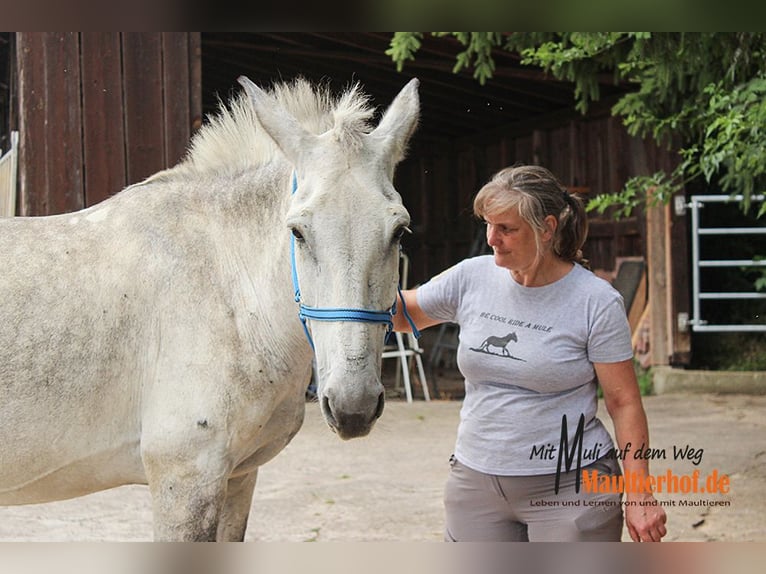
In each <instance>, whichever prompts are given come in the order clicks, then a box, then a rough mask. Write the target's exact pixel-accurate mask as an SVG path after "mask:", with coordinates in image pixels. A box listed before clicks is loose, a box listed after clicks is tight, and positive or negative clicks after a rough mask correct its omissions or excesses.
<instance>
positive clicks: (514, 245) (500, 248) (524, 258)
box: [484, 207, 552, 272]
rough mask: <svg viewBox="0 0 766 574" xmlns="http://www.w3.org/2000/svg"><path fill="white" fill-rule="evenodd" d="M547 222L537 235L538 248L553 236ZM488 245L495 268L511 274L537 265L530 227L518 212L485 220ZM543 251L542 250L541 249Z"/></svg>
mask: <svg viewBox="0 0 766 574" xmlns="http://www.w3.org/2000/svg"><path fill="white" fill-rule="evenodd" d="M547 219H548V218H546V230H545V231H544V232H543V233H542V234H541V235H540V241H541V245H544V244H545V242H547V241H549V240H550V238H551V235H552V232H551V230H550V229H549V227H550V225H548V224H549V222H548V221H547ZM484 220H485V221H486V222H487V244H488V245H489V246H490V247H491V248H492V251H493V252H494V254H495V264H496V265H497V266H499V267H504V268H506V269H509V270H511V271H522V272H523V271H524V270H526V269H530V268H532V267H533V266H534V265H535V264H536V263H538V261H539V258H538V251H537V250H538V246H537V245H538V244H537V241H535V231H534V229H532V226H531V225H529V223H527V222H526V221H524V220H523V219H522V218H521V216H520V215H519V211H518V209H517V208H515V207H514V208H511V209H510V210H509V211H507V212H505V213H503V214H500V215H495V216H488V217H485V218H484ZM543 248H544V247H543Z"/></svg>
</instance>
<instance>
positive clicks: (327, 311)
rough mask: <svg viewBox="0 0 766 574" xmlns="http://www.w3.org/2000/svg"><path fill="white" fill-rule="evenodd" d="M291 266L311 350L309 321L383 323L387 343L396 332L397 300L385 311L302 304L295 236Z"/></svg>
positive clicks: (404, 306) (295, 183)
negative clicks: (394, 319)
mask: <svg viewBox="0 0 766 574" xmlns="http://www.w3.org/2000/svg"><path fill="white" fill-rule="evenodd" d="M297 189H298V178H297V176H296V174H295V172H293V185H292V193H293V194H295V192H296V190H297ZM290 266H291V268H292V276H293V291H294V292H295V302H296V303H298V317H299V318H300V320H301V324H302V325H303V332H304V333H305V334H306V339H308V342H309V344H310V345H311V349H312V350H314V340H313V339H312V338H311V332H310V331H309V328H308V320H309V319H312V320H314V321H355V322H359V323H383V324H385V325H386V342H388V338H389V337H390V335H391V333H392V332H393V330H394V323H393V319H392V317H393V316H394V315H396V300H394V304H393V305H391V308H390V309H386V310H385V311H370V310H368V309H345V308H333V307H322V308H319V307H308V306H306V305H304V304H303V303H301V288H300V284H299V283H298V272H297V271H296V268H295V236H294V235H291V236H290ZM396 291H397V293H398V294H399V297H400V298H401V300H402V313H404V317H405V318H406V319H407V322H408V323H409V324H410V327H411V328H412V334H413V335H415V337H416V338H419V337H420V331H418V329H417V328H416V327H415V322H414V321H413V320H412V317H410V314H409V313H408V312H407V304H406V303H405V302H404V297H403V296H402V288H401V286H399V285H397V287H396Z"/></svg>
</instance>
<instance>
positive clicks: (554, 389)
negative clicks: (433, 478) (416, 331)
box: [417, 255, 633, 476]
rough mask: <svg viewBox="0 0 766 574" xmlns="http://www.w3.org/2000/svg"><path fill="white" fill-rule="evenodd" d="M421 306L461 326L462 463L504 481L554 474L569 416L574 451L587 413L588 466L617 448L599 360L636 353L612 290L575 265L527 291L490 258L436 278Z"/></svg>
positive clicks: (424, 290)
mask: <svg viewBox="0 0 766 574" xmlns="http://www.w3.org/2000/svg"><path fill="white" fill-rule="evenodd" d="M417 299H418V304H419V306H420V308H421V309H422V310H423V311H424V312H425V313H426V314H427V315H428V316H430V317H432V318H434V319H439V320H442V321H450V322H453V323H457V324H458V325H459V326H460V340H459V346H458V354H457V360H458V367H459V368H460V372H461V373H462V374H463V376H464V377H465V390H466V393H465V399H464V401H463V406H462V409H461V412H460V426H459V428H458V435H457V443H456V446H455V456H456V457H457V458H458V460H460V461H461V462H462V463H463V464H465V465H467V466H469V467H471V468H473V469H475V470H478V471H480V472H484V473H488V474H496V475H504V476H512V475H516V476H521V475H538V474H552V473H555V472H556V469H557V463H558V451H559V445H560V441H561V430H562V415H564V414H566V417H567V435H568V449H570V450H571V449H572V445H573V444H574V438H575V431H576V429H577V424H578V421H579V419H580V416H581V415H584V421H585V426H584V433H583V444H582V448H583V450H582V466H586V465H587V464H590V463H591V462H593V461H594V460H596V459H598V458H600V457H602V456H604V455H605V454H606V453H607V452H608V451H609V450H610V449H611V448H613V443H612V439H611V437H610V436H609V433H608V432H607V431H606V429H605V428H604V426H603V424H602V423H601V421H600V420H598V418H596V410H597V406H598V402H597V396H596V388H597V382H596V379H595V372H594V370H593V363H613V362H619V361H624V360H626V359H630V358H631V357H632V356H633V349H632V345H631V341H630V327H629V326H628V321H627V317H626V314H625V308H624V305H623V301H622V297H621V296H620V294H619V292H617V290H615V289H614V288H613V287H612V286H611V285H610V284H609V283H607V282H606V281H604V280H602V279H600V278H598V277H596V276H595V275H594V274H593V273H591V272H590V271H588V270H586V269H584V268H583V267H581V266H580V265H575V266H574V268H573V269H572V270H571V271H570V272H569V273H567V275H565V276H564V277H562V278H561V279H559V280H558V281H556V282H554V283H551V284H549V285H545V286H543V287H524V286H522V285H519V284H518V283H517V282H516V281H515V280H514V279H513V277H512V276H511V273H510V271H508V270H507V269H505V268H502V267H498V266H497V265H495V263H494V259H493V256H492V255H488V256H481V257H475V258H472V259H466V260H464V261H462V262H461V263H459V264H457V265H455V266H454V267H451V268H450V269H448V270H446V271H444V272H443V273H441V274H439V275H437V276H436V277H434V278H433V279H431V280H430V281H429V282H427V283H425V284H423V285H421V286H420V288H419V289H418V291H417ZM567 452H569V451H567ZM562 470H564V467H562Z"/></svg>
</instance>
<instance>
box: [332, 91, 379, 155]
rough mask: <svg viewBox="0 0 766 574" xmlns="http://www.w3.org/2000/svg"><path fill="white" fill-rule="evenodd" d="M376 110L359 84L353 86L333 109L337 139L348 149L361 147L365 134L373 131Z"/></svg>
mask: <svg viewBox="0 0 766 574" xmlns="http://www.w3.org/2000/svg"><path fill="white" fill-rule="evenodd" d="M374 111H375V110H374V109H373V108H372V107H370V105H369V97H368V96H367V95H366V94H364V93H362V91H361V88H360V87H359V84H355V85H354V86H352V87H351V88H350V89H349V90H348V91H347V92H346V93H345V94H343V96H342V97H341V98H340V99H339V100H338V103H337V105H336V106H335V107H334V110H333V118H334V119H335V125H334V128H333V133H334V135H335V139H336V140H337V141H338V142H339V143H340V144H341V145H342V146H343V147H345V148H347V149H352V150H358V149H359V148H361V147H362V141H363V140H362V138H363V136H365V135H367V134H368V133H370V132H371V131H372V126H371V125H370V119H371V118H372V115H373V113H374Z"/></svg>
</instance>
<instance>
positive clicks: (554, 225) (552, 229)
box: [543, 215, 559, 241]
mask: <svg viewBox="0 0 766 574" xmlns="http://www.w3.org/2000/svg"><path fill="white" fill-rule="evenodd" d="M543 225H544V226H545V229H544V230H543V241H550V240H551V239H553V236H554V235H556V229H558V226H559V220H558V219H557V218H556V216H555V215H546V216H545V219H543Z"/></svg>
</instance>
